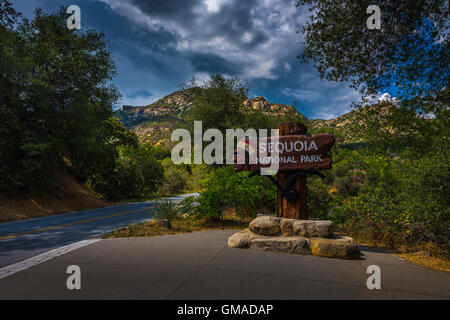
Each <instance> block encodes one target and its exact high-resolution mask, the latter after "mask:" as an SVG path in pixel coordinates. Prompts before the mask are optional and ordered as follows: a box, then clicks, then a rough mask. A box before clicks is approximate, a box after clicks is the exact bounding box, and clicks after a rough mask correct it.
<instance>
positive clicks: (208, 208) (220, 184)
mask: <svg viewBox="0 0 450 320" xmlns="http://www.w3.org/2000/svg"><path fill="white" fill-rule="evenodd" d="M248 174H249V173H248V172H241V173H236V172H234V168H233V166H223V167H220V168H218V169H216V170H215V171H213V172H211V173H210V174H209V175H208V176H207V178H206V179H205V189H206V190H205V191H203V192H201V193H200V196H199V197H198V198H197V202H198V206H197V207H196V208H195V213H196V214H197V216H199V217H211V218H220V217H221V215H222V213H223V212H224V211H225V210H227V209H234V210H235V211H236V213H237V214H238V215H239V216H256V213H257V212H258V211H260V212H262V211H264V212H271V213H273V212H274V211H275V205H276V189H275V186H274V185H273V184H272V183H271V182H270V181H269V180H268V179H266V178H264V177H258V176H256V177H253V178H248V177H247V176H248Z"/></svg>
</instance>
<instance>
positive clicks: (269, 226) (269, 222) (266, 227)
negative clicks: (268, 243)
mask: <svg viewBox="0 0 450 320" xmlns="http://www.w3.org/2000/svg"><path fill="white" fill-rule="evenodd" d="M279 222H280V218H275V217H271V216H265V217H264V216H260V217H257V218H256V219H255V220H253V221H252V222H250V224H249V228H250V231H251V232H253V233H256V234H260V235H276V234H278V233H280V225H279Z"/></svg>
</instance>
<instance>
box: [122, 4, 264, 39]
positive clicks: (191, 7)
mask: <svg viewBox="0 0 450 320" xmlns="http://www.w3.org/2000/svg"><path fill="white" fill-rule="evenodd" d="M258 1H260V0H245V1H232V2H230V3H225V4H223V5H222V6H221V7H220V9H218V11H217V12H210V13H209V14H208V15H206V14H205V12H204V11H203V12H202V11H201V10H200V8H201V7H202V6H204V4H205V3H204V1H203V0H165V1H160V0H132V1H131V2H132V3H133V4H134V5H136V6H137V7H138V8H139V9H140V10H142V12H144V13H145V14H147V15H148V16H150V17H154V18H158V19H161V20H162V21H163V23H162V27H163V28H164V21H167V22H173V21H175V22H176V24H177V25H179V26H180V27H182V28H183V29H184V30H183V31H184V32H187V33H191V34H195V36H196V39H197V40H201V39H208V38H212V37H217V36H222V37H224V38H225V39H226V40H227V41H233V42H235V43H239V44H240V45H242V46H244V48H252V47H254V46H256V45H257V44H260V43H263V42H264V41H266V40H267V36H266V35H265V34H264V32H262V31H261V30H260V29H259V28H258V27H257V26H256V25H255V24H254V22H253V17H252V14H251V12H252V9H253V8H254V7H256V6H257V5H258ZM245 33H248V34H251V39H249V41H245V39H242V37H243V35H244V34H245Z"/></svg>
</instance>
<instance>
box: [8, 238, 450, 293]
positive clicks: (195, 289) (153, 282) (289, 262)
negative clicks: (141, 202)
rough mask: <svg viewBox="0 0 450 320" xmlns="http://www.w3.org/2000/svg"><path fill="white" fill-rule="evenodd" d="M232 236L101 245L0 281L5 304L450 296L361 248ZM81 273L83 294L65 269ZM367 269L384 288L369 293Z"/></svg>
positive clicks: (385, 256)
mask: <svg viewBox="0 0 450 320" xmlns="http://www.w3.org/2000/svg"><path fill="white" fill-rule="evenodd" d="M232 233H233V231H208V232H195V233H190V234H177V235H168V236H159V237H152V238H130V239H107V240H100V241H98V242H95V243H93V244H90V245H88V246H85V247H83V248H81V249H78V250H75V251H72V252H70V253H68V254H65V255H62V256H59V257H57V258H55V259H52V260H49V261H47V262H44V263H42V264H39V265H37V266H34V267H32V268H30V269H27V270H25V271H22V272H19V273H16V274H14V275H12V276H9V277H7V278H4V279H2V280H0V299H16V298H22V299H227V300H228V299H302V300H304V299H450V274H448V273H444V272H439V271H432V270H428V269H425V268H422V267H420V266H416V265H414V264H411V263H409V262H406V261H402V260H400V259H398V258H396V257H394V256H392V255H390V254H389V253H386V252H383V251H382V250H379V249H371V248H364V247H363V248H362V252H363V253H364V257H363V259H360V260H339V259H327V258H320V257H314V256H299V255H288V254H277V253H269V252H262V251H255V250H251V249H232V248H229V247H227V246H226V240H227V238H228V237H229V236H230V235H231V234H232ZM69 265H78V266H79V267H80V268H81V290H68V289H67V287H66V280H67V277H68V275H67V274H66V269H67V267H68V266H69ZM369 265H378V266H379V267H380V268H381V286H382V289H381V290H368V289H367V286H366V280H367V277H368V276H369V275H368V274H366V270H367V267H368V266H369Z"/></svg>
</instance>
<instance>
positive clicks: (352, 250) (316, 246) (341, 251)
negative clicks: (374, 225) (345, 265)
mask: <svg viewBox="0 0 450 320" xmlns="http://www.w3.org/2000/svg"><path fill="white" fill-rule="evenodd" d="M346 238H347V239H346ZM349 239H351V238H348V237H342V238H341V239H324V238H311V244H310V248H311V253H312V254H313V255H315V256H319V257H328V258H341V259H357V258H359V257H360V256H361V252H360V251H359V248H358V246H357V245H355V244H354V243H353V240H352V241H349Z"/></svg>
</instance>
